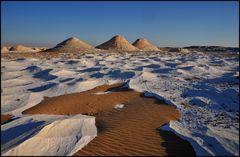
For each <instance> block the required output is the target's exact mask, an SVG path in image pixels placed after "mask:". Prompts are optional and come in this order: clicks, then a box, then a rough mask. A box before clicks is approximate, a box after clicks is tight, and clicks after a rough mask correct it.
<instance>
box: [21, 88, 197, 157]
mask: <svg viewBox="0 0 240 157" xmlns="http://www.w3.org/2000/svg"><path fill="white" fill-rule="evenodd" d="M100 92H101V94H99V93H100ZM116 104H124V107H123V108H117V109H115V108H114V106H115V105H116ZM23 113H24V114H67V115H71V114H78V113H82V114H86V115H94V116H96V123H97V124H96V125H97V127H98V136H97V137H96V139H95V140H93V141H92V142H90V143H89V144H88V145H87V146H86V147H84V148H83V149H82V150H80V151H79V152H77V153H76V154H75V155H84V156H85V155H167V154H168V155H179V154H184V155H186V154H187V155H194V154H195V153H194V151H193V149H192V147H191V145H190V144H189V143H188V142H187V141H184V140H182V139H180V138H179V137H177V136H176V135H174V134H172V133H166V132H163V131H161V132H158V131H157V130H156V129H157V128H158V127H160V126H161V125H163V124H164V123H167V122H169V120H175V119H177V118H178V117H179V113H178V111H177V110H176V109H175V108H174V107H173V106H169V105H165V104H163V102H160V101H158V100H156V99H153V98H146V97H143V96H142V94H141V93H139V92H136V91H134V90H131V89H128V88H127V87H124V86H122V85H121V84H114V85H110V86H107V85H103V86H100V87H96V88H94V89H92V90H89V91H86V92H82V93H75V94H68V95H63V96H58V97H53V98H47V99H45V100H44V101H42V102H41V103H40V104H38V105H36V106H34V107H32V108H30V109H27V110H25V111H24V112H23ZM169 138H170V139H171V140H168V139H169ZM100 146H101V147H100ZM183 149H184V150H185V151H182V150H183ZM183 152H184V153H183Z"/></svg>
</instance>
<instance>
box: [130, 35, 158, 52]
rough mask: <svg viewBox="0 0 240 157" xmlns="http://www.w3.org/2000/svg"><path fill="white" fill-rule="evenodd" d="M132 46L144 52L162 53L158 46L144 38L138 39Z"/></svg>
mask: <svg viewBox="0 0 240 157" xmlns="http://www.w3.org/2000/svg"><path fill="white" fill-rule="evenodd" d="M132 45H133V46H135V47H137V48H138V49H140V50H143V51H160V50H159V49H158V47H157V46H155V45H153V44H152V43H150V42H149V41H148V40H146V39H144V38H139V39H137V40H136V41H135V42H134V43H133V44H132Z"/></svg>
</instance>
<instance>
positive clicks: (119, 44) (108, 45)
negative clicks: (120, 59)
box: [96, 35, 138, 51]
mask: <svg viewBox="0 0 240 157" xmlns="http://www.w3.org/2000/svg"><path fill="white" fill-rule="evenodd" d="M96 48H99V49H105V50H115V51H137V50H138V48H136V47H134V46H133V45H131V44H130V43H129V42H128V41H127V40H126V39H125V38H124V37H123V36H121V35H116V36H114V37H113V38H111V39H110V40H108V41H107V42H105V43H103V44H101V45H98V46H97V47H96Z"/></svg>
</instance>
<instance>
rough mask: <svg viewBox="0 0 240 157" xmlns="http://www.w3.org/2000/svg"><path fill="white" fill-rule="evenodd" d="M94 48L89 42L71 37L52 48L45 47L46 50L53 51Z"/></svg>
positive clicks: (75, 50) (74, 50)
mask: <svg viewBox="0 0 240 157" xmlns="http://www.w3.org/2000/svg"><path fill="white" fill-rule="evenodd" d="M89 50H96V49H95V48H94V47H93V46H91V45H90V44H88V43H86V42H84V41H81V40H79V39H78V38H75V37H71V38H68V39H66V40H64V41H63V42H61V43H59V44H57V46H55V47H54V48H51V49H47V50H46V51H54V52H56V51H57V52H79V51H89Z"/></svg>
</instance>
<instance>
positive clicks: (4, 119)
mask: <svg viewBox="0 0 240 157" xmlns="http://www.w3.org/2000/svg"><path fill="white" fill-rule="evenodd" d="M11 119H12V116H11V115H9V114H6V115H1V125H2V124H5V123H7V122H9V121H10V120H11Z"/></svg>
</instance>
